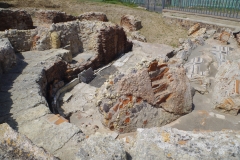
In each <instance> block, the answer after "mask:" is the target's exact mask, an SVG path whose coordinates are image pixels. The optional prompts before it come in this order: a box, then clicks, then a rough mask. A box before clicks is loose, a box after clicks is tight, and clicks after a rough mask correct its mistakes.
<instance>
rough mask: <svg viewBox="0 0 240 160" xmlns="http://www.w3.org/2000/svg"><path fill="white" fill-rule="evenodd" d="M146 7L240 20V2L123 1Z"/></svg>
mask: <svg viewBox="0 0 240 160" xmlns="http://www.w3.org/2000/svg"><path fill="white" fill-rule="evenodd" d="M122 1H123V2H128V3H134V4H137V5H139V6H142V7H145V8H147V9H148V10H150V11H155V12H161V11H162V9H168V10H176V11H182V12H190V13H198V14H207V15H215V16H221V17H229V18H237V19H239V18H240V0H122Z"/></svg>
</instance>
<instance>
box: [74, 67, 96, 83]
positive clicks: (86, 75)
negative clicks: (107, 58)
mask: <svg viewBox="0 0 240 160" xmlns="http://www.w3.org/2000/svg"><path fill="white" fill-rule="evenodd" d="M78 77H79V81H81V82H84V83H89V82H91V81H92V80H93V78H94V77H95V75H94V72H93V70H92V68H91V67H90V68H88V69H87V70H84V71H82V72H81V73H80V74H79V75H78Z"/></svg>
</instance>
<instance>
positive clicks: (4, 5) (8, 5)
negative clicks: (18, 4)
mask: <svg viewBox="0 0 240 160" xmlns="http://www.w3.org/2000/svg"><path fill="white" fill-rule="evenodd" d="M13 6H14V5H12V4H9V3H6V2H0V8H10V7H13Z"/></svg>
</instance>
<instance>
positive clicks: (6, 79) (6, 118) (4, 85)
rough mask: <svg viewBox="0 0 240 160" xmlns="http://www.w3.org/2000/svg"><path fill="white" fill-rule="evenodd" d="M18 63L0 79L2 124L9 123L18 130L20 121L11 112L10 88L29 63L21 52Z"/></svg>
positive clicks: (0, 118)
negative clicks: (24, 59)
mask: <svg viewBox="0 0 240 160" xmlns="http://www.w3.org/2000/svg"><path fill="white" fill-rule="evenodd" d="M16 55H17V64H16V65H15V66H14V67H12V69H10V70H9V71H8V72H7V73H3V74H2V76H1V79H0V124H1V123H8V124H9V125H10V126H11V127H12V128H13V129H15V130H18V123H17V122H16V120H15V119H14V118H13V117H12V116H13V115H12V113H10V111H11V108H12V105H13V99H12V98H11V96H12V94H11V92H10V90H11V89H12V88H13V84H14V81H15V80H16V79H17V77H18V76H20V74H21V73H22V71H23V69H24V68H25V67H26V66H27V63H26V62H24V61H23V56H22V54H21V53H17V54H16Z"/></svg>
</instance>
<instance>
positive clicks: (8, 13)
mask: <svg viewBox="0 0 240 160" xmlns="http://www.w3.org/2000/svg"><path fill="white" fill-rule="evenodd" d="M0 17H1V20H0V31H4V30H6V29H19V30H24V29H33V28H34V26H33V21H32V18H31V15H30V14H28V13H27V12H26V11H23V10H15V11H12V10H5V9H0Z"/></svg>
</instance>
